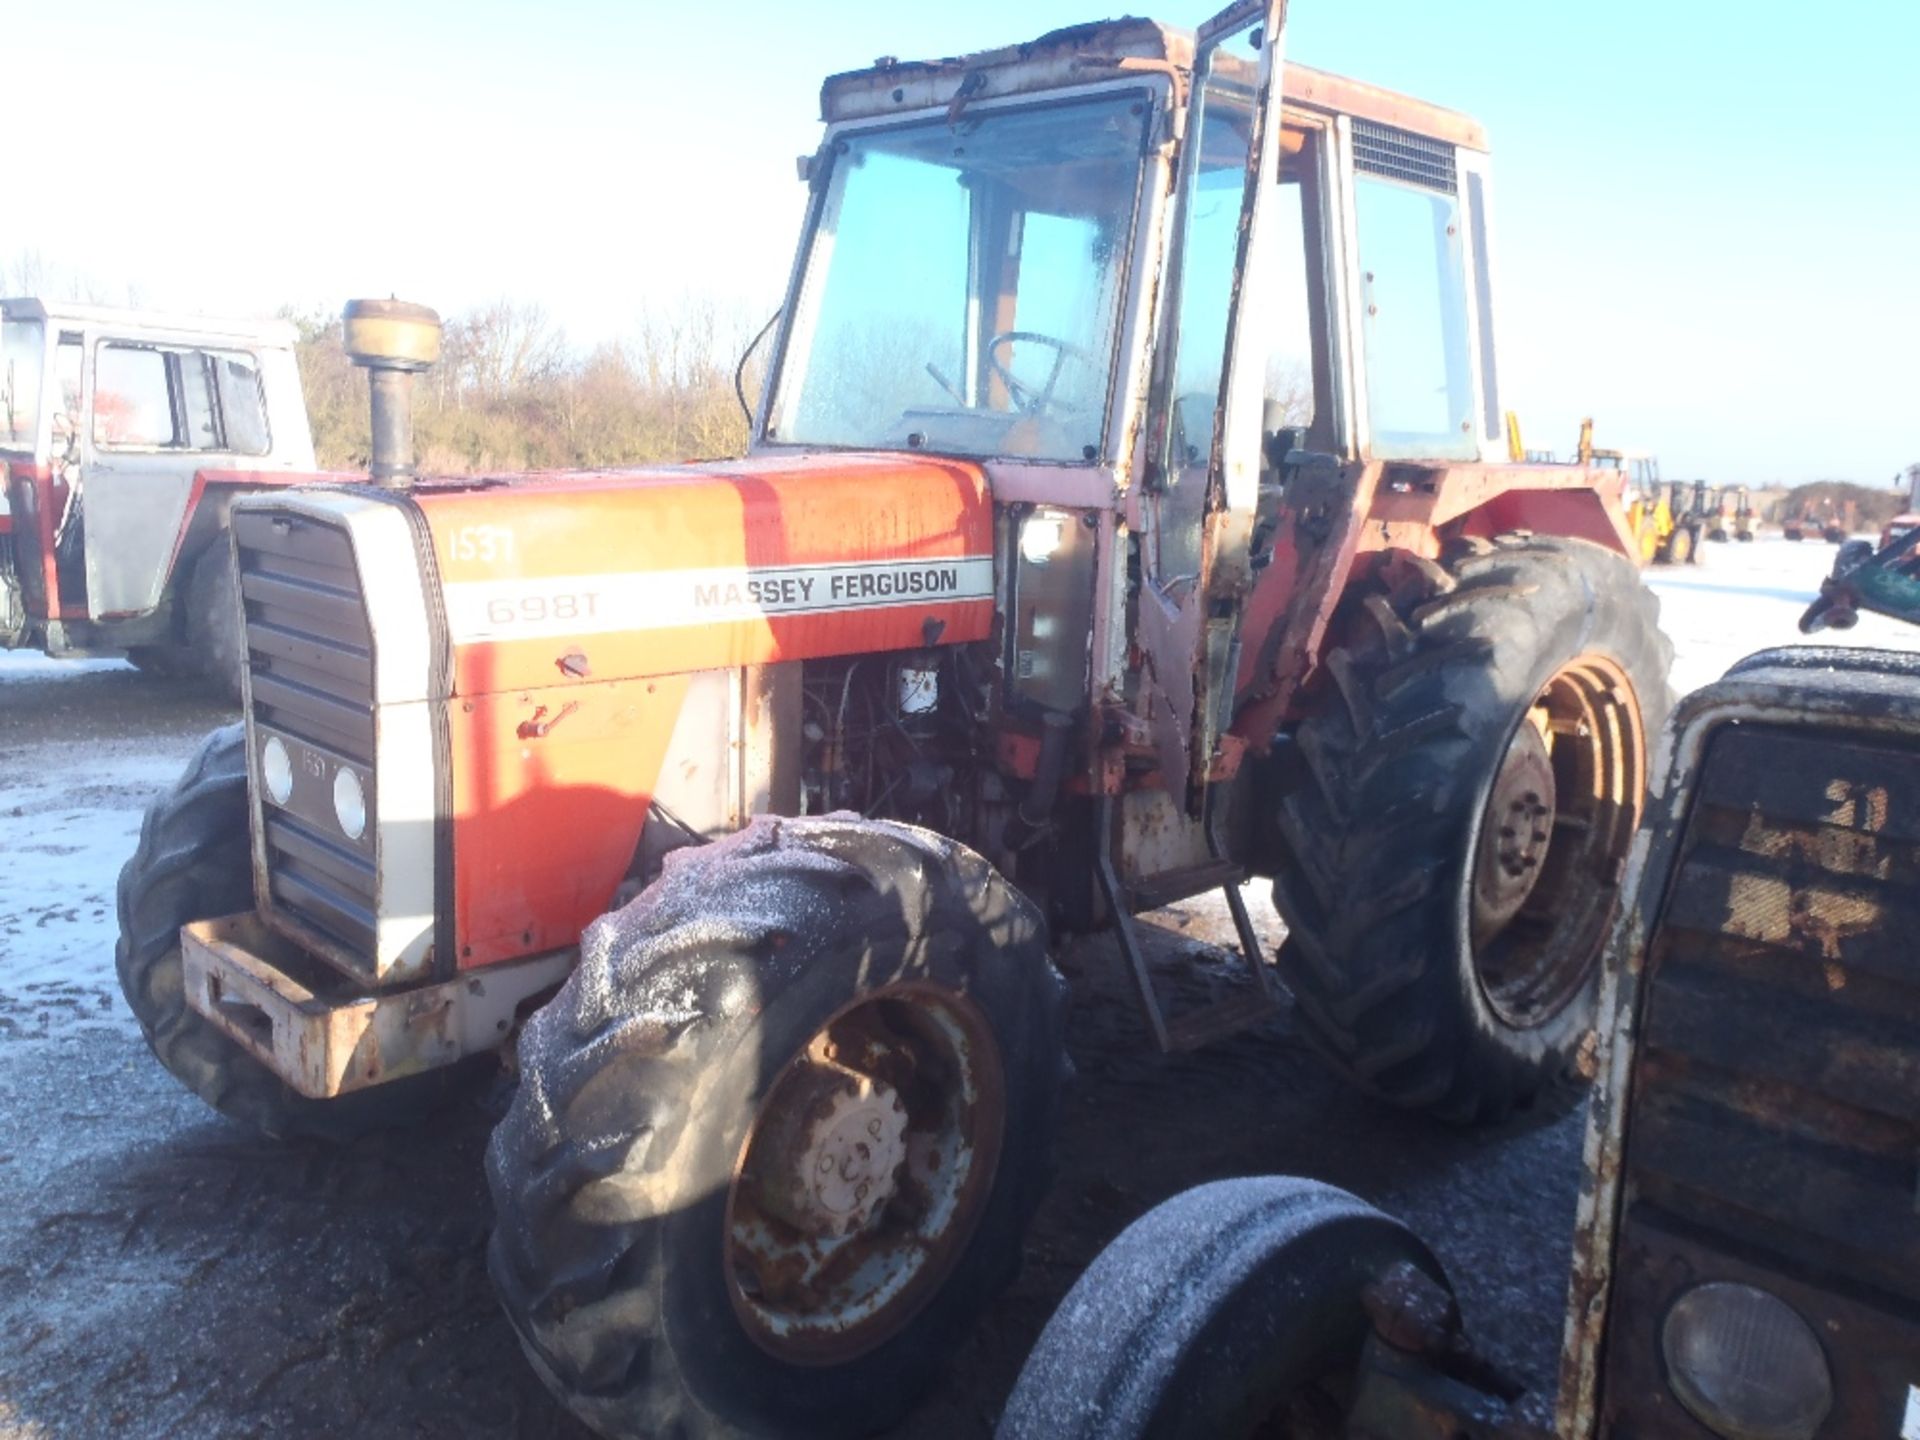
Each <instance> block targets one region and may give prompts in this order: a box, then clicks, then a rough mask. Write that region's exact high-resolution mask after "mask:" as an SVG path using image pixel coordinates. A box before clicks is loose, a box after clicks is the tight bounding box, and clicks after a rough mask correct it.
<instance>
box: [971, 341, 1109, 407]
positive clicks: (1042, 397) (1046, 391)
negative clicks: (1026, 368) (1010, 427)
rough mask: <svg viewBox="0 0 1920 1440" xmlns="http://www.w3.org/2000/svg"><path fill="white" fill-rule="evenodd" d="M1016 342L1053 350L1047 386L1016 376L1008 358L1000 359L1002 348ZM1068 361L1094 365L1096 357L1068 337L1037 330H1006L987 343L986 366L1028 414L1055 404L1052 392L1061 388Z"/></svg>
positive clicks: (1015, 403) (1014, 401)
mask: <svg viewBox="0 0 1920 1440" xmlns="http://www.w3.org/2000/svg"><path fill="white" fill-rule="evenodd" d="M1016 342H1031V343H1032V344H1035V345H1042V346H1045V347H1046V348H1047V349H1049V350H1051V351H1053V366H1052V368H1051V369H1049V370H1048V371H1047V379H1046V383H1045V384H1044V385H1040V386H1037V387H1036V386H1033V385H1029V384H1028V383H1027V382H1026V381H1024V380H1021V379H1018V378H1017V377H1015V375H1014V374H1013V372H1012V371H1011V370H1009V369H1008V368H1007V364H1006V361H1004V360H1002V359H1001V358H1000V354H999V351H1000V347H1001V346H1003V345H1005V346H1012V345H1013V344H1015V343H1016ZM1068 360H1077V361H1079V362H1080V363H1081V364H1082V365H1093V364H1095V363H1096V362H1095V361H1094V358H1093V356H1091V355H1089V354H1088V353H1087V352H1086V351H1085V350H1082V349H1081V348H1080V347H1079V346H1078V345H1070V344H1068V343H1067V342H1066V341H1065V340H1058V339H1055V338H1054V337H1053V336H1051V335H1042V334H1041V333H1040V332H1039V331H1038V330H1003V331H1001V332H1000V334H998V335H996V336H994V337H993V338H992V339H991V340H989V341H988V342H987V365H988V366H989V368H991V369H992V371H993V373H994V374H995V375H996V376H998V377H999V379H1000V383H1001V384H1002V385H1004V386H1006V387H1007V396H1008V398H1009V399H1011V400H1012V401H1013V403H1014V406H1015V407H1016V408H1017V409H1019V410H1022V411H1024V412H1025V413H1027V414H1029V415H1040V414H1044V413H1045V411H1046V410H1047V408H1048V407H1049V406H1050V405H1052V403H1053V392H1054V390H1055V389H1057V388H1058V387H1059V384H1060V372H1061V370H1063V369H1064V368H1065V367H1066V363H1067V361H1068Z"/></svg>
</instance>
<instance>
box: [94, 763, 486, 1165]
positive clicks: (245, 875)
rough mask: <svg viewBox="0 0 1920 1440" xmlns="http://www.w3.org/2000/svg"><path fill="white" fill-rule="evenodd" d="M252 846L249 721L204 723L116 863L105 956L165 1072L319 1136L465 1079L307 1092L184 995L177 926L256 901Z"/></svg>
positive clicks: (382, 1121) (448, 1074)
mask: <svg viewBox="0 0 1920 1440" xmlns="http://www.w3.org/2000/svg"><path fill="white" fill-rule="evenodd" d="M251 855H252V851H251V842H250V839H249V836H248V833H247V739H246V729H245V727H244V726H240V725H229V726H226V727H225V728H223V729H220V730H216V731H214V732H213V734H211V735H209V736H208V737H207V738H206V740H205V742H204V743H203V744H202V745H201V746H200V749H199V751H198V752H197V753H196V754H195V755H194V757H193V759H192V760H191V761H189V762H188V764H187V769H186V772H185V773H184V774H183V775H181V777H180V779H179V780H178V781H176V782H175V784H174V787H173V788H172V789H171V790H169V791H168V792H167V793H166V794H164V795H162V796H161V797H160V798H159V799H157V800H155V801H154V802H153V804H152V805H150V806H148V807H147V814H146V818H145V819H144V820H143V821H142V822H141V825H140V845H139V848H138V849H136V850H135V851H134V853H133V858H132V859H131V860H129V861H127V863H126V865H125V867H124V868H123V869H122V870H121V871H120V887H119V908H120V940H119V944H118V945H117V946H116V947H115V950H114V966H115V969H116V970H118V972H119V976H120V988H121V990H122V992H123V993H124V994H125V995H126V998H127V1004H128V1006H129V1007H131V1009H132V1010H133V1015H134V1018H135V1019H136V1020H138V1021H139V1022H140V1033H141V1034H142V1035H144V1036H145V1037H146V1041H147V1045H148V1046H149V1048H151V1049H152V1051H153V1053H154V1055H155V1057H156V1058H158V1060H159V1061H160V1063H161V1064H162V1065H164V1066H165V1067H166V1068H167V1070H168V1071H169V1072H170V1073H171V1074H172V1075H173V1076H174V1078H175V1079H177V1080H179V1081H180V1083H181V1084H183V1085H185V1086H186V1087H187V1088H188V1089H189V1090H191V1091H193V1093H194V1094H196V1095H198V1096H199V1097H200V1098H201V1099H202V1100H204V1101H206V1102H207V1104H209V1105H211V1106H212V1107H213V1108H214V1109H215V1110H218V1111H219V1112H220V1113H221V1114H222V1115H226V1116H228V1117H230V1118H231V1119H234V1120H238V1121H241V1122H242V1123H243V1124H247V1125H251V1126H252V1127H254V1128H255V1129H257V1130H260V1131H262V1132H263V1133H265V1134H267V1135H271V1136H275V1137H278V1138H282V1139H291V1138H295V1137H315V1138H319V1139H325V1140H348V1139H351V1138H353V1137H354V1136H357V1135H360V1134H364V1133H365V1132H367V1131H369V1130H377V1129H383V1128H386V1127H389V1126H393V1125H399V1124H405V1123H407V1122H409V1121H411V1120H415V1119H417V1118H419V1117H420V1116H421V1115H422V1114H424V1113H427V1112H430V1111H432V1110H434V1109H436V1108H438V1107H439V1106H440V1105H441V1104H444V1103H445V1102H446V1101H447V1100H449V1099H451V1098H452V1097H453V1095H454V1094H456V1093H457V1092H458V1091H459V1090H460V1089H461V1088H463V1087H464V1086H465V1085H466V1084H468V1083H471V1081H472V1079H473V1078H475V1077H476V1075H477V1073H478V1072H479V1071H480V1068H481V1067H480V1066H479V1065H473V1064H468V1065H462V1066H455V1067H452V1068H450V1069H448V1070H444V1071H438V1072H434V1073H431V1074H428V1075H421V1076H415V1077H413V1078H410V1079H406V1080H399V1081H395V1082H393V1083H392V1084H388V1085H380V1086H375V1087H374V1088H373V1089H370V1090H360V1091H356V1092H354V1093H352V1094H350V1095H343V1096H340V1097H339V1098H338V1099H333V1100H314V1099H310V1098H308V1097H307V1096H305V1095H302V1094H300V1093H299V1092H298V1091H296V1090H294V1089H292V1088H291V1087H290V1086H288V1085H287V1084H286V1083H285V1082H284V1081H282V1080H281V1079H280V1078H279V1077H278V1076H276V1075H274V1074H273V1072H272V1071H270V1070H268V1069H267V1068H266V1066H264V1065H262V1064H261V1063H260V1062H259V1061H258V1060H255V1059H254V1058H253V1056H251V1055H249V1054H248V1053H247V1052H246V1051H244V1050H242V1049H241V1048H240V1047H239V1046H238V1045H237V1044H235V1043H234V1042H233V1041H232V1040H231V1039H229V1038H228V1037H227V1036H226V1035H225V1034H224V1033H222V1032H221V1031H220V1030H218V1029H216V1028H215V1027H214V1026H213V1025H211V1024H210V1023H208V1021H207V1020H205V1019H204V1018H203V1017H202V1016H201V1015H200V1014H199V1013H198V1012H196V1011H195V1010H193V1009H191V1008H190V1007H189V1006H188V1004H187V996H186V983H185V975H184V972H183V970H182V966H181V959H180V927H181V926H182V925H184V924H186V923H187V922H188V921H190V920H210V919H214V918H216V917H218V916H221V915H232V914H234V913H236V912H238V911H241V910H246V909H249V908H250V907H251V906H252V905H253V868H252V859H251ZM487 1068H488V1069H491V1066H490V1065H489V1066H488V1067H487Z"/></svg>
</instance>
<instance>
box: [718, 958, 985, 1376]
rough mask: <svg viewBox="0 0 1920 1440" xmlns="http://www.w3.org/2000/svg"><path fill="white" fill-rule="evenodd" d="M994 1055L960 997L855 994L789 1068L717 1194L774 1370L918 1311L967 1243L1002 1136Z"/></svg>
mask: <svg viewBox="0 0 1920 1440" xmlns="http://www.w3.org/2000/svg"><path fill="white" fill-rule="evenodd" d="M1005 1122H1006V1105H1005V1086H1004V1080H1003V1076H1002V1071H1001V1064H1000V1055H999V1050H998V1048H997V1046H996V1045H995V1043H994V1040H993V1034H992V1031H991V1030H990V1029H989V1027H988V1025H987V1023H986V1019H985V1017H984V1016H983V1015H982V1014H981V1012H980V1010H979V1008H978V1007H977V1006H976V1005H975V1004H974V1003H973V1002H972V1001H971V1000H969V999H967V998H966V997H965V996H963V995H960V994H958V993H956V992H954V991H950V990H947V989H944V988H942V987H940V986H937V985H932V984H926V983H917V982H916V983H908V984H904V985H896V986H891V987H888V988H887V989H884V990H879V991H875V992H874V993H872V994H870V995H866V996H863V997H861V998H860V999H859V1000H857V1001H855V1002H854V1003H853V1004H851V1005H849V1006H847V1007H846V1008H845V1009H843V1010H841V1011H840V1012H839V1013H838V1014H836V1015H835V1016H834V1017H833V1018H832V1019H831V1020H829V1021H828V1022H827V1024H826V1025H824V1026H823V1027H821V1029H820V1030H819V1031H818V1032H817V1033H816V1034H815V1035H814V1036H813V1038H812V1039H811V1040H809V1041H808V1042H807V1044H806V1045H805V1046H803V1047H802V1048H801V1050H800V1053H799V1054H797V1055H795V1056H794V1057H793V1058H792V1059H791V1060H789V1061H788V1062H787V1064H786V1066H785V1067H784V1068H783V1069H782V1070H781V1072H780V1074H779V1075H778V1076H777V1077H776V1078H775V1080H774V1083H773V1084H772V1086H770V1087H769V1088H768V1090H767V1093H766V1097H765V1098H764V1099H763V1100H762V1101H761V1103H760V1107H759V1110H758V1112H757V1113H756V1114H755V1116H754V1120H753V1125H752V1127H751V1129H749V1131H748V1132H747V1136H746V1139H745V1140H744V1141H743V1142H742V1144H741V1147H740V1155H739V1159H738V1161H737V1162H736V1164H735V1166H734V1174H733V1181H732V1184H731V1186H730V1187H729V1189H728V1193H727V1207H726V1229H725V1233H724V1235H723V1237H722V1243H723V1245H724V1247H725V1255H724V1257H723V1259H724V1265H725V1271H726V1278H727V1294H728V1297H729V1298H730V1299H731V1301H732V1303H733V1308H734V1313H735V1315H736V1316H738V1318H739V1320H740V1322H741V1324H742V1325H743V1326H744V1327H745V1329H746V1331H747V1333H748V1335H750V1336H751V1337H752V1338H753V1340H754V1342H755V1343H756V1344H757V1345H759V1346H760V1347H761V1348H762V1349H763V1350H766V1351H767V1352H769V1353H770V1354H772V1355H774V1356H776V1357H777V1358H779V1359H783V1360H789V1361H794V1362H798V1363H802V1364H828V1363H838V1362H842V1361H845V1360H849V1359H852V1358H853V1357H855V1356H857V1355H861V1354H864V1353H866V1352H867V1351H870V1350H872V1349H874V1348H875V1347H877V1346H879V1345H881V1344H883V1343H884V1342H885V1341H887V1340H888V1339H889V1338H891V1337H892V1336H894V1335H896V1334H898V1333H899V1332H900V1330H901V1329H902V1328H903V1327H904V1326H905V1325H906V1324H907V1323H908V1322H909V1321H910V1320H912V1319H913V1317H914V1316H915V1315H916V1314H918V1313H919V1312H920V1310H921V1309H922V1308H923V1307H924V1306H925V1305H926V1303H927V1301H928V1300H929V1299H931V1298H932V1296H933V1294H934V1293H935V1292H936V1291H937V1290H938V1289H939V1288H940V1285H941V1283H942V1282H943V1281H944V1280H945V1279H946V1278H947V1276H948V1274H949V1273H950V1272H951V1271H952V1269H953V1266H954V1264H955V1263H956V1262H957V1261H958V1260H959V1258H960V1254H961V1252H962V1251H963V1250H964V1249H965V1248H966V1245H967V1242H968V1241H969V1240H970V1239H971V1238H972V1236H973V1232H974V1229H975V1227H976V1225H977V1223H978V1221H979V1218H980V1211H981V1209H982V1207H983V1206H984V1204H985V1201H986V1197H987V1194H988V1192H989V1191H990V1190H991V1189H992V1187H993V1177H994V1172H995V1170H996V1168H997V1167H998V1163H999V1158H1000V1144H1001V1138H1002V1134H1003V1132H1004V1130H1005Z"/></svg>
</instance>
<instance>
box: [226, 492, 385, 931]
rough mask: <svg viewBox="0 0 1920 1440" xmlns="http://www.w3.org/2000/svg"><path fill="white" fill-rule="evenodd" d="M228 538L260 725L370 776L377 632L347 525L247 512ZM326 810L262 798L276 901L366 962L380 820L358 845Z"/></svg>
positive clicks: (257, 725) (270, 881) (235, 520)
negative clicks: (233, 549)
mask: <svg viewBox="0 0 1920 1440" xmlns="http://www.w3.org/2000/svg"><path fill="white" fill-rule="evenodd" d="M233 534H234V539H235V541H236V542H237V544H238V547H239V558H240V594H241V599H242V601H243V603H244V606H245V612H246V627H247V652H248V661H247V664H248V669H249V671H250V674H251V681H250V683H251V686H252V695H253V701H252V710H251V712H250V719H251V721H252V723H253V725H254V727H255V729H256V731H259V730H270V731H274V732H277V733H279V734H280V735H283V736H285V737H287V738H288V739H290V740H292V741H296V742H300V743H301V744H303V745H304V746H306V747H309V748H310V749H311V750H312V751H314V752H318V753H319V754H320V755H321V756H322V757H323V758H324V759H325V760H326V762H328V763H331V764H338V763H340V762H347V763H350V764H353V765H355V766H357V767H358V768H359V769H360V770H361V772H362V773H363V774H365V775H369V776H370V775H371V774H372V771H373V760H374V753H373V752H374V723H373V698H374V697H373V634H372V630H371V627H370V625H369V623H368V619H367V608H366V603H365V601H364V600H363V598H362V596H361V593H360V572H359V567H358V566H357V565H356V564H355V562H354V558H353V548H352V546H351V545H350V544H349V542H348V540H347V536H346V533H345V532H344V531H342V530H340V529H337V528H336V527H334V526H332V525H329V524H326V523H324V522H321V521H317V520H311V519H308V518H305V517H303V516H297V515H289V514H285V513H258V512H247V511H242V512H240V513H239V514H236V515H235V516H234V518H233ZM371 788H372V787H371V786H369V787H368V789H369V791H371ZM324 814H325V812H324V811H323V810H321V811H316V810H314V809H311V808H310V809H309V810H308V812H307V813H305V814H299V813H295V811H294V810H291V809H286V808H281V807H278V806H275V805H272V804H270V803H268V804H265V805H263V815H264V823H265V829H266V845H267V877H268V888H269V895H270V897H271V901H272V905H273V907H274V908H275V909H276V910H278V911H280V912H281V913H283V914H284V915H287V916H289V917H291V918H293V919H295V920H298V921H299V922H301V923H302V924H304V925H307V926H309V927H311V928H312V929H313V930H315V931H317V932H319V934H320V935H322V936H323V937H324V938H326V939H328V940H331V941H333V942H334V943H335V944H337V945H339V946H341V947H342V948H344V949H345V950H346V951H347V952H348V953H349V955H350V956H352V957H354V958H356V959H358V960H361V961H364V962H366V963H369V964H371V963H372V962H373V960H374V956H375V949H376V938H377V932H376V925H375V913H376V894H377V890H378V872H377V870H376V868H375V864H374V852H373V841H372V837H373V835H374V833H375V827H374V825H373V823H372V821H371V820H369V822H368V826H367V834H366V837H365V839H364V840H363V842H362V843H361V844H360V845H357V846H356V845H354V844H352V843H350V842H348V841H346V839H345V838H344V837H343V836H341V835H340V834H339V833H338V832H337V830H334V829H333V828H332V827H330V826H329V825H327V824H325V823H323V817H324Z"/></svg>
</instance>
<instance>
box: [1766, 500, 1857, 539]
mask: <svg viewBox="0 0 1920 1440" xmlns="http://www.w3.org/2000/svg"><path fill="white" fill-rule="evenodd" d="M1859 525H1860V507H1859V506H1858V505H1855V504H1854V503H1853V501H1851V500H1843V501H1841V502H1839V503H1838V504H1837V505H1836V504H1835V503H1834V502H1833V501H1832V500H1807V501H1804V502H1802V504H1801V505H1800V507H1799V509H1797V510H1795V511H1793V512H1792V513H1791V514H1789V515H1788V516H1787V518H1786V519H1785V520H1783V521H1782V522H1781V523H1780V533H1781V534H1782V535H1785V536H1786V537H1787V539H1789V540H1804V539H1806V538H1807V536H1809V535H1818V536H1819V537H1820V538H1821V539H1822V540H1825V541H1826V542H1827V543H1828V544H1829V545H1843V544H1845V543H1846V541H1847V537H1848V536H1850V535H1852V534H1853V532H1854V531H1855V530H1856V529H1858V528H1859Z"/></svg>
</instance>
